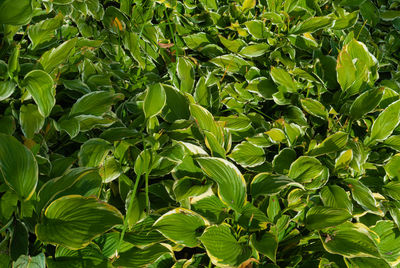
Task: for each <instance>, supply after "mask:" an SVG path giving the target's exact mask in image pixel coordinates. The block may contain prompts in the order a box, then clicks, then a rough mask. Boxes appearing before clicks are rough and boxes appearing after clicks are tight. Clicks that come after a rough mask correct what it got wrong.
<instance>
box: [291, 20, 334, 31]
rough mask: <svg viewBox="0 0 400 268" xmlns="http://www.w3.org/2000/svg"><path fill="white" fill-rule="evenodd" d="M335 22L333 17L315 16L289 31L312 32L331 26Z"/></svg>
mask: <svg viewBox="0 0 400 268" xmlns="http://www.w3.org/2000/svg"><path fill="white" fill-rule="evenodd" d="M333 22H334V19H333V18H332V17H328V16H325V17H313V18H309V19H307V20H305V21H303V22H301V23H299V24H297V25H296V26H295V27H293V28H292V29H290V31H289V32H290V33H291V34H302V33H308V32H310V33H312V32H315V31H317V30H319V29H323V28H328V27H331V26H332V25H333Z"/></svg>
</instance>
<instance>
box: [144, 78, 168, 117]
mask: <svg viewBox="0 0 400 268" xmlns="http://www.w3.org/2000/svg"><path fill="white" fill-rule="evenodd" d="M165 102H166V95H165V90H164V87H163V86H162V85H161V84H160V83H157V84H152V85H150V86H149V87H148V88H147V93H146V97H145V98H144V104H143V111H144V114H145V116H146V118H150V117H152V116H155V115H157V114H159V113H160V112H161V110H162V109H163V108H164V106H165Z"/></svg>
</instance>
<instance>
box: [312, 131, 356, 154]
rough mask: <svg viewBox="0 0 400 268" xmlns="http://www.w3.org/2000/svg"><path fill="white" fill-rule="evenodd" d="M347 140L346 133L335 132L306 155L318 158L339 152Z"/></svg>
mask: <svg viewBox="0 0 400 268" xmlns="http://www.w3.org/2000/svg"><path fill="white" fill-rule="evenodd" d="M348 139H349V135H348V134H347V133H345V132H341V131H339V132H336V133H335V134H332V135H330V136H329V137H327V138H326V139H325V140H324V141H323V142H321V144H319V145H318V146H316V147H315V148H313V149H312V150H311V151H310V152H308V155H309V156H319V155H323V154H328V153H334V152H337V151H340V150H341V149H343V148H344V147H345V146H346V144H347V141H348Z"/></svg>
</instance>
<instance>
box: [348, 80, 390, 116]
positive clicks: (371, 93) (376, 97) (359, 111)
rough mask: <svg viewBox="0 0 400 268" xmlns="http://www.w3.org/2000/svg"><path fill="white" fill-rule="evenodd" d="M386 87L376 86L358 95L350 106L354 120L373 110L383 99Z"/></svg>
mask: <svg viewBox="0 0 400 268" xmlns="http://www.w3.org/2000/svg"><path fill="white" fill-rule="evenodd" d="M383 92H384V88H382V87H380V88H374V89H370V90H368V91H365V92H364V93H363V94H361V95H360V96H358V97H357V99H356V100H355V101H354V102H353V104H352V105H351V107H350V115H351V116H352V117H353V119H354V120H358V119H360V118H361V117H362V116H363V115H365V114H367V113H369V112H371V111H373V110H374V109H375V107H376V106H378V104H379V102H380V101H381V99H382V96H383Z"/></svg>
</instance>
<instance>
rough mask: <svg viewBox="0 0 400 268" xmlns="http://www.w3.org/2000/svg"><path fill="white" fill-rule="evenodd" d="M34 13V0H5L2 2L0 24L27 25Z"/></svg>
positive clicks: (0, 4)
mask: <svg viewBox="0 0 400 268" xmlns="http://www.w3.org/2000/svg"><path fill="white" fill-rule="evenodd" d="M32 15H33V3H32V0H20V1H17V2H16V1H13V0H3V1H1V3H0V24H11V25H26V24H28V23H29V22H30V21H31V18H32Z"/></svg>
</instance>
